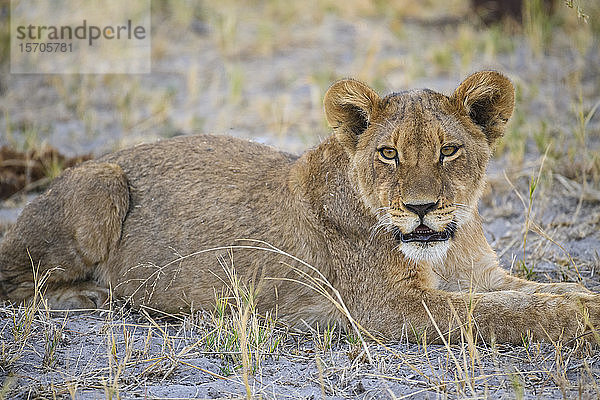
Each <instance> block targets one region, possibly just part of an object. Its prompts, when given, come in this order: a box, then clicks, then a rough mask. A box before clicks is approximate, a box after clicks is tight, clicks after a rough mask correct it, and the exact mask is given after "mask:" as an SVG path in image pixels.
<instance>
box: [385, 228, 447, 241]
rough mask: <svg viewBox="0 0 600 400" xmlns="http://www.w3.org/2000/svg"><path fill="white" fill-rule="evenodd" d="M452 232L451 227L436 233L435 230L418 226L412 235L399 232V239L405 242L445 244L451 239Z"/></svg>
mask: <svg viewBox="0 0 600 400" xmlns="http://www.w3.org/2000/svg"><path fill="white" fill-rule="evenodd" d="M451 235H452V230H451V229H450V227H448V228H446V229H445V230H443V231H441V232H436V231H434V230H433V229H431V228H429V227H428V226H425V225H423V224H421V225H419V226H417V227H416V228H415V230H414V231H412V232H411V233H402V232H398V235H397V236H398V237H399V239H400V240H401V241H402V242H404V243H408V242H424V243H426V242H444V241H446V240H448V239H450V236H451Z"/></svg>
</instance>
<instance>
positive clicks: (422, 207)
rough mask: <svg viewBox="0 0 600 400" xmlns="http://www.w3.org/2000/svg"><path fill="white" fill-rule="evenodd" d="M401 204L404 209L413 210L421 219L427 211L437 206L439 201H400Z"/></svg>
mask: <svg viewBox="0 0 600 400" xmlns="http://www.w3.org/2000/svg"><path fill="white" fill-rule="evenodd" d="M402 204H404V207H406V209H407V210H408V211H411V212H414V213H415V214H417V215H418V216H419V218H421V220H422V219H423V217H425V215H426V214H427V213H428V212H430V211H433V210H435V209H436V208H438V204H439V201H436V202H435V203H425V204H406V203H402Z"/></svg>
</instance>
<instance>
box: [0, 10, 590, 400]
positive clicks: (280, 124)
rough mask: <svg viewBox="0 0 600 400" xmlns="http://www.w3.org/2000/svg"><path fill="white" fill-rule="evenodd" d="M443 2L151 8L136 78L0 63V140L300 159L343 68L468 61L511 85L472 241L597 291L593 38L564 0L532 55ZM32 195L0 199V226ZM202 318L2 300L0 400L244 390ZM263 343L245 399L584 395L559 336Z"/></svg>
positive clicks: (518, 37)
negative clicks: (507, 341)
mask: <svg viewBox="0 0 600 400" xmlns="http://www.w3.org/2000/svg"><path fill="white" fill-rule="evenodd" d="M268 4H270V3H268ZM361 4H362V3H361ZM457 4H458V5H457ZM461 4H462V3H460V2H451V5H452V7H451V8H450V11H448V10H444V9H442V11H440V7H437V8H432V10H434V11H429V9H425V10H424V9H416V10H414V11H410V10H409V11H406V12H405V13H400V12H399V13H398V14H390V13H388V12H387V11H386V10H384V11H385V12H382V11H377V10H376V11H373V12H372V13H371V14H368V15H367V17H361V16H360V15H357V14H360V13H359V12H358V11H357V12H356V13H353V12H352V11H351V10H350V11H348V10H346V11H343V10H339V9H334V11H332V12H326V11H325V10H320V9H319V6H316V5H314V4H313V6H314V7H313V8H315V7H316V8H317V9H316V10H308V9H307V10H305V11H306V13H303V14H302V15H303V16H302V17H293V18H292V17H286V16H285V15H281V14H280V11H281V10H279V9H278V8H275V10H272V9H269V8H268V7H267V6H264V7H263V8H260V7H257V8H258V9H256V8H247V9H243V8H237V7H235V6H234V5H232V4H230V3H228V2H226V4H225V5H223V7H222V8H214V9H213V8H207V9H206V10H205V9H202V8H201V7H200V8H199V9H197V8H195V7H192V9H191V10H189V12H185V10H184V12H182V13H181V14H183V16H182V15H179V14H177V13H171V14H169V13H168V12H165V14H164V15H163V14H161V15H163V17H162V18H164V19H161V18H159V17H157V18H155V19H153V24H154V28H153V65H152V71H153V72H152V74H149V75H133V76H118V75H106V76H86V75H81V76H60V75H54V76H34V75H27V76H19V75H10V74H8V73H7V69H6V65H5V68H4V69H3V70H2V71H3V72H2V75H0V84H1V85H0V86H2V88H3V91H2V93H1V94H0V109H2V110H3V113H1V114H0V132H1V133H2V135H1V136H0V145H3V144H8V145H11V146H13V147H17V148H26V147H27V146H31V145H37V146H40V145H43V144H44V143H46V144H50V145H53V146H55V147H57V148H59V149H60V150H61V151H62V152H64V153H65V154H67V155H71V156H72V155H76V154H83V153H88V152H93V153H94V154H95V155H101V154H104V153H106V152H109V151H112V150H115V149H118V148H122V147H125V146H128V145H131V144H135V143H140V142H147V141H152V140H156V139H160V138H166V137H172V136H174V135H179V134H188V133H199V132H211V133H224V134H230V135H235V136H241V137H247V138H250V139H252V140H255V141H259V142H262V143H267V144H270V145H273V146H276V147H278V148H281V149H284V150H286V151H291V152H296V153H300V152H302V151H304V150H306V149H307V148H310V147H311V146H313V145H314V144H316V143H318V142H319V141H320V140H321V139H322V138H324V137H326V136H328V135H329V132H328V130H327V127H326V125H325V122H324V118H323V115H322V103H321V101H322V96H323V94H324V91H325V90H326V88H327V86H328V85H329V84H330V83H331V82H332V81H334V80H335V79H337V78H341V77H345V76H352V77H357V78H359V79H362V80H364V81H366V82H368V83H369V84H371V85H373V86H374V87H376V88H377V89H378V90H379V91H380V93H382V94H383V93H388V92H391V91H399V90H403V89H408V88H419V87H428V88H431V89H434V90H438V91H441V92H444V93H448V94H449V93H451V91H452V90H453V88H454V87H456V85H457V84H458V83H459V82H460V81H461V80H462V79H463V78H464V77H465V76H466V75H467V74H468V73H470V72H473V71H477V70H480V69H485V68H492V69H496V70H499V71H502V72H504V73H506V74H507V75H508V76H509V77H510V78H511V79H512V80H513V82H514V83H515V85H516V87H517V92H518V97H517V106H516V107H517V111H516V112H515V114H514V116H513V119H512V121H511V125H510V127H509V130H508V133H507V136H506V138H505V139H504V142H503V143H502V144H501V145H500V146H499V148H498V152H497V153H498V154H497V158H496V159H495V160H494V161H493V162H492V164H491V165H490V167H489V175H490V179H489V190H488V191H487V192H486V194H485V195H484V198H483V200H482V202H481V206H480V211H481V214H482V216H483V219H484V222H485V229H486V234H487V236H488V239H489V241H490V243H491V244H492V246H493V247H494V248H495V249H496V250H497V251H498V254H499V256H500V259H501V263H502V265H503V266H504V267H506V268H507V269H509V270H511V271H512V272H513V273H516V274H519V275H522V276H526V277H527V278H529V279H534V280H540V281H554V282H557V281H579V282H581V283H582V284H584V285H585V286H587V287H588V288H591V289H592V290H596V291H598V292H600V280H599V279H598V276H597V271H596V270H597V269H599V268H600V254H599V252H600V186H599V184H598V182H599V170H600V161H599V159H600V117H599V114H600V112H598V113H596V114H595V115H594V114H593V113H592V112H591V111H592V110H593V107H594V105H596V104H597V102H598V101H599V99H600V45H599V40H598V36H597V34H596V33H593V31H590V29H591V28H590V27H589V26H582V25H581V24H582V23H581V22H578V21H577V18H576V17H573V13H574V12H573V11H572V10H569V9H566V8H565V10H562V11H563V14H564V15H566V22H563V24H562V25H556V27H555V28H552V38H553V39H552V43H551V44H550V45H549V46H548V47H547V48H541V49H540V46H539V45H536V42H535V41H534V40H533V34H531V33H529V34H526V33H517V34H515V35H514V36H509V35H508V34H507V33H506V32H505V31H503V30H502V29H499V28H494V29H486V28H477V27H476V26H475V25H473V24H472V21H473V20H474V17H473V16H471V15H469V14H468V13H467V12H468V10H466V8H465V7H464V5H461ZM182 7H183V6H182ZM186 7H190V6H189V5H188V6H186ZM351 7H355V8H357V9H360V7H359V6H358V5H356V4H354V3H352V6H349V8H351ZM295 11H296V12H300V11H303V10H295ZM263 14H264V15H267V16H268V17H265V18H264V19H261V15H263ZM286 18H289V19H286ZM232 26H233V28H232ZM582 116H583V117H582ZM587 116H590V118H588V120H587V122H585V124H584V123H583V122H582V121H584V120H585V119H586V117H587ZM544 154H546V156H545V157H544ZM539 171H541V173H540V174H539V176H540V180H539V185H538V187H537V188H536V190H535V192H534V196H533V199H532V201H531V202H530V198H529V184H530V182H531V180H532V179H535V178H536V177H537V176H538V173H539ZM33 196H35V194H30V195H17V196H14V197H13V198H11V199H9V200H7V201H5V202H3V203H0V231H1V232H4V231H5V230H6V229H7V228H8V227H9V226H10V225H11V224H12V223H13V222H14V220H15V219H16V216H17V215H18V212H19V210H20V209H21V208H22V207H23V205H24V204H25V203H26V202H27V201H29V200H31V198H32V197H33ZM530 204H531V207H530ZM532 221H533V222H532ZM535 226H539V227H540V228H541V230H540V229H537V228H535ZM542 231H543V233H542ZM525 232H528V233H527V238H526V240H524V235H525ZM209 311H210V310H209ZM28 318H30V319H29V321H30V324H27V323H23V322H22V321H27V319H28ZM214 329H215V322H214V315H211V314H210V312H207V313H200V314H198V315H194V316H181V317H177V318H173V317H169V318H165V319H160V318H157V317H150V316H148V315H147V314H145V313H143V312H142V313H140V312H139V311H131V310H128V309H125V310H122V309H119V308H118V307H116V308H115V311H114V312H103V313H95V314H91V315H90V314H85V315H68V316H57V315H48V314H46V313H45V312H44V311H41V312H39V313H38V314H36V315H34V316H29V314H28V310H27V309H26V308H18V307H14V306H11V305H5V306H4V307H2V308H0V338H1V341H2V342H1V349H0V350H1V354H0V356H1V357H0V377H1V379H2V380H3V381H4V383H3V384H2V385H0V386H1V387H2V390H1V391H0V398H2V397H4V398H53V397H57V398H63V397H64V398H71V397H76V398H82V399H88V398H90V399H95V398H118V397H119V396H120V398H232V397H233V398H236V397H240V396H246V387H245V385H244V382H243V379H242V375H241V369H240V362H239V355H238V354H237V353H236V352H235V351H232V354H228V353H227V352H225V351H215V348H214V346H212V347H211V346H210V345H209V344H208V343H207V337H208V336H209V334H210V332H213V331H214ZM270 338H271V339H274V338H279V340H280V341H279V342H277V344H276V345H274V346H273V347H272V349H270V350H265V348H262V350H261V353H260V354H259V355H258V358H257V360H258V361H259V362H258V364H259V365H258V366H257V367H256V368H255V370H254V372H253V374H252V376H251V377H250V381H249V386H250V388H251V392H252V394H253V396H255V397H257V398H258V397H262V398H293V399H298V398H302V399H316V398H322V397H325V398H331V399H345V398H364V399H371V398H417V399H421V398H423V399H443V398H493V399H497V398H532V399H535V398H584V399H587V398H590V399H592V398H598V397H600V390H599V388H598V385H599V384H600V381H599V376H600V364H599V362H600V361H599V357H600V352H599V351H598V350H597V349H589V348H578V347H577V346H574V345H573V344H570V345H566V346H562V345H557V344H548V343H542V344H540V343H528V342H526V343H525V344H524V346H521V347H507V346H501V345H484V344H478V345H477V346H470V345H469V344H467V343H465V344H464V345H462V346H451V347H445V346H436V345H427V346H424V345H415V344H408V343H405V342H397V343H385V344H376V343H369V344H368V350H369V354H370V356H369V355H367V354H366V353H365V351H364V349H363V348H362V347H361V346H360V344H357V343H356V342H355V341H353V340H352V338H351V337H348V336H347V335H346V334H344V333H340V332H334V333H333V337H332V338H331V340H330V342H328V341H327V340H325V339H323V335H322V334H306V333H305V334H299V333H294V332H289V331H288V330H287V329H286V328H285V327H280V326H276V327H274V328H273V330H272V331H271V333H270ZM324 340H325V342H327V343H323V341H324ZM238 353H239V351H238ZM369 358H371V360H369Z"/></svg>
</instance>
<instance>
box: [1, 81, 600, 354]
mask: <svg viewBox="0 0 600 400" xmlns="http://www.w3.org/2000/svg"><path fill="white" fill-rule="evenodd" d="M324 103H325V112H326V116H327V120H328V122H329V124H330V125H331V127H332V128H333V131H334V135H333V136H332V137H330V138H328V139H327V140H325V141H324V142H323V143H322V144H321V145H319V146H318V147H316V148H315V149H313V150H311V151H309V152H307V153H306V154H304V155H303V156H302V157H300V158H297V157H294V156H292V155H289V154H285V153H281V152H277V151H275V150H273V149H271V148H268V147H265V146H262V145H258V144H254V143H249V142H246V141H242V140H238V139H233V138H228V137H219V136H193V137H179V138H175V139H171V140H165V141H162V142H158V143H154V144H147V145H140V146H137V147H134V148H130V149H126V150H123V151H120V152H117V153H115V154H111V155H108V156H106V157H104V158H101V159H99V160H96V161H90V162H87V163H84V164H82V165H81V166H79V167H76V168H73V169H70V170H68V171H66V172H65V173H64V174H63V175H62V176H61V177H59V178H58V179H57V180H56V181H55V182H54V183H53V185H52V186H51V188H50V189H49V190H48V191H47V192H46V193H45V194H44V195H42V196H40V197H39V198H37V199H36V200H34V201H33V202H32V203H31V204H29V205H28V206H27V207H26V208H25V210H24V211H23V213H22V215H21V216H20V217H19V220H18V221H17V224H16V225H15V226H14V227H13V228H12V230H11V231H10V232H8V233H7V235H6V236H5V238H4V240H3V242H2V243H1V244H0V281H1V288H2V294H3V296H4V297H5V298H8V299H11V300H13V301H22V300H26V299H28V298H30V297H31V296H32V293H33V286H34V285H33V274H32V262H33V264H34V265H36V266H37V265H39V268H40V274H43V273H45V272H47V271H50V277H49V280H48V282H47V292H46V296H47V298H48V299H49V300H50V301H51V303H52V304H53V305H54V306H55V307H59V308H60V307H68V308H73V307H89V306H90V305H91V306H101V305H102V303H103V301H104V300H105V299H106V295H107V288H109V287H110V288H112V289H113V291H114V294H115V295H116V296H119V297H123V298H126V299H128V300H129V301H131V302H132V303H133V304H136V305H140V304H145V305H148V306H150V307H152V308H155V309H160V310H164V311H168V312H176V311H179V310H189V309H190V308H199V307H204V308H210V307H211V306H212V304H213V302H214V296H215V290H216V291H219V290H220V289H221V288H222V287H223V286H224V285H225V284H226V283H227V280H228V277H227V274H226V273H225V271H226V270H227V269H228V268H230V267H231V266H233V267H235V269H236V271H237V273H238V274H239V275H240V278H241V279H242V281H243V282H245V284H247V285H250V286H252V287H253V288H255V289H256V290H257V291H258V295H259V308H260V310H262V311H264V310H267V309H272V310H277V313H278V315H279V317H280V318H282V319H284V320H286V321H289V322H290V323H295V324H298V325H300V326H302V325H303V322H302V321H304V322H306V323H308V324H315V323H316V322H319V323H320V324H321V326H323V324H324V323H326V322H335V321H338V322H347V321H346V319H345V316H344V315H343V314H342V313H341V312H340V311H339V310H338V309H337V308H336V307H335V306H334V305H333V304H332V303H331V302H330V301H329V300H328V299H326V298H325V296H323V295H322V294H320V293H318V292H317V291H315V290H314V289H313V288H311V287H310V285H303V284H302V283H301V282H304V283H307V282H310V279H311V278H310V277H312V278H313V279H317V280H319V279H322V278H324V279H326V280H327V281H328V282H330V283H331V285H333V287H334V288H335V290H336V291H337V292H339V294H340V295H341V298H342V299H343V301H344V302H345V304H346V306H347V307H348V310H349V311H350V313H351V315H352V316H353V317H354V318H355V319H356V320H357V321H358V322H359V323H360V324H361V325H362V326H363V327H365V328H366V329H368V330H370V331H371V332H373V333H379V334H381V335H384V336H385V337H388V338H400V337H402V335H404V334H408V336H409V338H410V339H411V340H414V339H415V338H416V336H418V334H419V333H422V332H424V331H427V333H428V337H429V338H431V339H435V337H437V329H440V330H441V331H442V332H443V333H444V334H448V336H447V337H449V338H450V339H451V340H457V339H458V338H459V337H460V327H461V326H462V324H464V323H466V321H468V320H469V318H470V317H472V320H473V321H474V322H475V329H476V331H477V332H478V334H479V335H481V337H482V338H484V339H485V340H491V339H492V338H495V339H496V340H498V341H502V342H512V343H520V342H521V341H522V338H523V336H524V335H526V334H528V333H530V334H532V335H533V337H534V338H536V339H551V340H556V339H558V338H560V337H564V338H573V337H576V336H578V335H580V334H582V333H584V331H585V329H587V328H588V327H586V326H584V322H585V318H584V317H589V319H588V322H591V323H592V324H597V323H599V322H600V302H599V299H598V296H597V295H596V294H593V293H591V292H589V291H588V290H586V289H585V288H583V287H581V286H579V285H576V284H540V283H535V282H529V281H524V280H521V279H518V278H516V277H512V276H510V275H508V274H507V273H506V272H504V270H502V269H501V268H499V267H498V262H497V259H496V256H495V254H494V252H493V250H492V249H491V248H490V246H489V245H488V243H487V241H486V239H485V237H484V234H483V229H482V226H481V219H480V217H479V214H478V211H477V203H478V199H479V197H480V195H481V193H482V190H483V187H484V176H485V168H486V165H487V163H488V160H489V157H490V154H491V149H492V146H493V145H494V143H495V141H496V140H497V139H498V138H499V137H500V136H501V135H502V133H503V130H504V125H505V123H506V121H507V120H508V118H509V117H510V115H511V113H512V109H513V105H514V91H513V87H512V85H511V83H510V81H509V80H508V79H506V78H505V77H504V76H502V75H501V74H499V73H496V72H490V71H484V72H480V73H477V74H474V75H472V76H470V77H468V78H467V79H466V80H465V81H464V82H463V83H462V84H461V85H460V86H459V87H458V88H457V89H456V91H455V92H454V94H452V95H451V96H445V95H442V94H439V93H435V92H432V91H429V90H419V91H409V92H402V93H396V94H392V95H389V96H387V97H385V98H380V97H379V96H378V95H377V94H376V93H375V92H374V91H373V90H372V89H370V88H368V87H367V86H366V85H364V84H363V83H360V82H358V81H354V80H344V81H340V82H337V83H335V84H334V85H333V86H332V87H331V88H330V89H329V91H328V92H327V94H326V96H325V100H324ZM447 145H455V147H456V148H457V149H458V150H457V151H456V152H455V153H454V154H453V155H451V156H447V157H442V156H441V155H440V151H441V148H442V147H443V146H447ZM382 146H384V147H387V148H390V149H394V150H396V151H397V157H396V158H394V159H387V158H384V157H383V156H382V154H381V153H380V151H379V149H381V148H382ZM386 154H389V153H386ZM392 154H393V153H392ZM431 204H433V206H431ZM430 206H431V207H430ZM419 207H421V208H423V207H429V208H427V211H426V212H425V211H423V212H422V214H423V215H422V216H419V215H418V214H417V211H415V210H417V209H419ZM419 212H420V211H419ZM422 224H424V225H426V226H427V227H428V228H429V229H431V232H437V233H440V232H441V233H440V234H442V233H448V235H450V236H449V237H450V239H449V240H445V241H443V240H442V241H438V242H426V243H425V242H410V241H408V240H404V241H403V240H401V239H402V238H405V239H406V238H407V237H410V234H411V232H413V233H414V232H416V231H415V229H416V228H417V227H418V226H421V228H420V229H423V228H422V226H423V225H422ZM406 235H409V236H406ZM436 237H437V236H436ZM252 239H254V240H260V241H263V242H264V243H268V244H264V243H257V242H255V241H252ZM270 245H272V246H275V247H276V248H277V249H281V250H283V251H285V252H287V253H289V254H290V255H293V256H295V257H297V258H298V259H299V260H303V261H305V262H306V263H308V264H310V265H312V266H314V267H315V268H316V269H317V270H318V272H316V271H314V270H312V269H311V268H309V267H308V266H306V265H305V264H303V263H301V262H300V261H297V260H296V259H293V258H290V257H289V256H286V255H282V254H280V253H278V252H277V251H275V250H273V248H271V247H270ZM254 247H262V248H263V249H255V248H254ZM214 248H218V249H216V250H215V249H214ZM208 249H213V250H208ZM30 257H31V259H30ZM313 286H314V282H313ZM329 293H331V291H329ZM429 314H431V317H430V315H429ZM432 318H433V321H432ZM434 321H435V323H434ZM436 325H437V328H436ZM415 334H417V335H416V336H415ZM588 337H590V336H588Z"/></svg>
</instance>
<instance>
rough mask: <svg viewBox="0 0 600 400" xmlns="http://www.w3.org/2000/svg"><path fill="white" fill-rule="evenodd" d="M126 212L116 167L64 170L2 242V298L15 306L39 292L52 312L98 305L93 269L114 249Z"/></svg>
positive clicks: (99, 289) (100, 290) (101, 291)
mask: <svg viewBox="0 0 600 400" xmlns="http://www.w3.org/2000/svg"><path fill="white" fill-rule="evenodd" d="M128 207H129V189H128V184H127V179H126V177H125V174H124V172H123V170H122V169H121V168H120V167H119V166H118V165H116V164H109V163H96V162H88V163H84V164H82V165H81V166H79V167H77V168H74V169H70V170H67V171H65V173H63V174H62V175H61V176H60V177H59V178H57V179H56V180H55V182H54V183H53V184H52V185H51V187H50V188H49V189H48V191H46V192H45V193H44V194H42V195H41V196H39V197H38V198H36V199H35V200H34V201H32V202H31V203H30V204H28V205H27V206H26V207H25V209H24V210H23V212H22V214H21V215H20V216H19V218H18V220H17V223H16V224H15V225H14V226H13V227H12V228H11V229H10V230H9V231H8V232H7V234H6V236H5V237H4V239H3V241H2V243H0V295H1V296H2V297H3V298H5V299H9V300H11V301H16V302H19V301H24V300H28V299H31V298H32V297H33V296H34V294H36V291H37V292H38V294H39V293H40V292H43V293H45V297H46V298H47V299H48V302H49V304H50V306H51V307H55V308H61V309H69V308H90V307H99V306H101V305H102V303H104V301H105V300H106V296H107V290H106V288H105V287H103V282H102V279H101V277H100V276H98V273H97V266H98V265H99V264H101V263H102V262H104V261H105V260H106V259H107V257H108V254H109V253H110V251H111V250H112V249H113V248H114V247H115V246H116V245H117V244H118V241H119V239H120V237H121V229H122V224H123V221H124V219H125V216H126V213H127V210H128Z"/></svg>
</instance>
